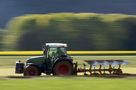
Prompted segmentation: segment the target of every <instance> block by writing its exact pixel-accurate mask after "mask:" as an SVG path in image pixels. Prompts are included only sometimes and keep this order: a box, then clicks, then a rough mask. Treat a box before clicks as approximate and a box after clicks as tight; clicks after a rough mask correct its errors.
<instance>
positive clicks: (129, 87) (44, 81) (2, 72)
mask: <svg viewBox="0 0 136 90" xmlns="http://www.w3.org/2000/svg"><path fill="white" fill-rule="evenodd" d="M29 57H31V56H0V89H1V90H30V89H31V90H64V89H66V90H69V89H71V90H83V89H85V90H90V89H92V90H115V89H116V90H136V86H135V83H136V76H131V77H130V76H127V77H122V78H106V77H83V76H78V77H76V76H72V77H52V76H45V75H43V76H41V77H37V78H36V77H33V78H23V77H22V75H15V74H14V66H15V61H17V60H22V61H23V62H24V61H25V60H26V58H29ZM73 59H74V60H75V61H79V62H80V63H82V60H88V59H89V60H98V59H124V60H126V61H128V62H129V64H128V65H127V66H123V67H122V68H123V71H124V72H125V73H133V74H136V60H135V59H136V56H73ZM13 76H16V77H17V78H13Z"/></svg>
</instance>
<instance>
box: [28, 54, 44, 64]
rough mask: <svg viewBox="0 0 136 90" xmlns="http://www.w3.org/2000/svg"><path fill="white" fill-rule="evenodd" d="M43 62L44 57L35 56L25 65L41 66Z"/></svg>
mask: <svg viewBox="0 0 136 90" xmlns="http://www.w3.org/2000/svg"><path fill="white" fill-rule="evenodd" d="M44 61H45V56H35V57H31V58H28V59H27V61H26V63H34V64H42V63H43V62H44Z"/></svg>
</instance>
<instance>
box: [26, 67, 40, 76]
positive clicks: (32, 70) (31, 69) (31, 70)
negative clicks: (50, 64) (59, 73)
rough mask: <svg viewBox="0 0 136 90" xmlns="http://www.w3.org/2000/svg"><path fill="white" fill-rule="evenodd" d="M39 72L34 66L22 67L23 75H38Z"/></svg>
mask: <svg viewBox="0 0 136 90" xmlns="http://www.w3.org/2000/svg"><path fill="white" fill-rule="evenodd" d="M40 75H41V72H40V70H39V69H38V68H37V67H36V66H28V67H26V68H25V69H24V76H40Z"/></svg>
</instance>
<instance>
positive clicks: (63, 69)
mask: <svg viewBox="0 0 136 90" xmlns="http://www.w3.org/2000/svg"><path fill="white" fill-rule="evenodd" d="M72 74H73V65H72V64H71V63H70V62H68V61H60V62H57V63H56V64H55V66H54V68H53V75H57V76H69V75H72Z"/></svg>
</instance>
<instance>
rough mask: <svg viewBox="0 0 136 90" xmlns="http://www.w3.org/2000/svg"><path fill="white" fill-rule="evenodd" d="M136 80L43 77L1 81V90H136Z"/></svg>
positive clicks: (4, 79)
mask: <svg viewBox="0 0 136 90" xmlns="http://www.w3.org/2000/svg"><path fill="white" fill-rule="evenodd" d="M135 83H136V78H121V79H104V78H90V77H41V78H31V79H7V78H1V79H0V89H1V90H136V86H135Z"/></svg>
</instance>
